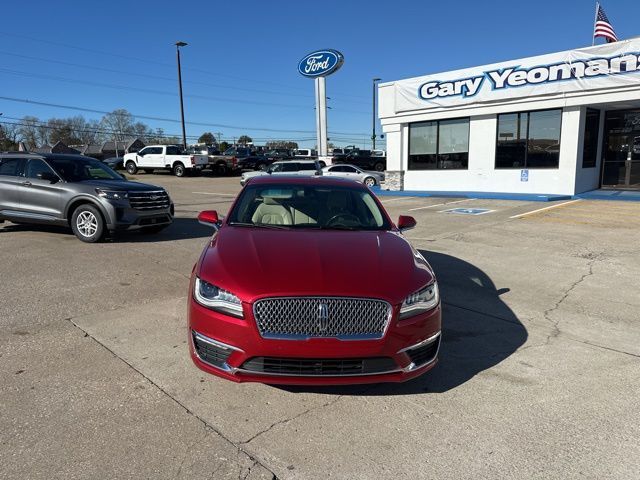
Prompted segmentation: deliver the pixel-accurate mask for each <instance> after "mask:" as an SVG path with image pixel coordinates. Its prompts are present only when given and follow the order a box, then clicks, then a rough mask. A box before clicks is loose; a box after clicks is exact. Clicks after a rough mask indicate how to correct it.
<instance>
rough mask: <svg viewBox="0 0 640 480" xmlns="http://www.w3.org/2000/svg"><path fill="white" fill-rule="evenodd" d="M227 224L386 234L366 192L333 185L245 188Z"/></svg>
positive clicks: (386, 226) (383, 220)
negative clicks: (376, 231) (365, 231)
mask: <svg viewBox="0 0 640 480" xmlns="http://www.w3.org/2000/svg"><path fill="white" fill-rule="evenodd" d="M229 224H230V225H238V226H256V227H277V228H318V229H331V230H389V229H390V228H391V226H390V224H389V222H388V220H387V217H386V215H385V214H384V213H383V212H382V210H381V209H380V207H379V206H378V204H377V203H376V201H375V200H374V198H373V196H372V195H371V194H370V193H369V192H368V191H367V190H361V189H359V188H358V189H356V188H351V187H344V186H333V185H248V186H246V187H245V188H244V190H243V191H242V193H241V194H240V198H239V199H238V202H237V203H236V206H235V208H234V209H233V211H232V212H231V213H230V215H229Z"/></svg>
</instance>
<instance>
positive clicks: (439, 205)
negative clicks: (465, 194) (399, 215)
mask: <svg viewBox="0 0 640 480" xmlns="http://www.w3.org/2000/svg"><path fill="white" fill-rule="evenodd" d="M471 200H477V198H465V199H464V200H456V201H455V202H444V203H436V204H435V205H427V206H426V207H416V208H410V209H409V211H410V212H415V211H416V210H424V209H425V208H433V207H441V206H442V205H451V204H452V203H462V202H470V201H471Z"/></svg>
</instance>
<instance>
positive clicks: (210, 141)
mask: <svg viewBox="0 0 640 480" xmlns="http://www.w3.org/2000/svg"><path fill="white" fill-rule="evenodd" d="M198 143H204V144H205V145H216V144H217V143H218V141H217V140H216V137H215V136H214V135H213V133H211V132H204V133H203V134H202V135H200V138H198Z"/></svg>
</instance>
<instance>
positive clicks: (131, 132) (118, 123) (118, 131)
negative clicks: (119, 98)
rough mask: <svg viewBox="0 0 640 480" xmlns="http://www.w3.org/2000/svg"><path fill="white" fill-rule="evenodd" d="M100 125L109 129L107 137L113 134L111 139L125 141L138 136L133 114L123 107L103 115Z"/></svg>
mask: <svg viewBox="0 0 640 480" xmlns="http://www.w3.org/2000/svg"><path fill="white" fill-rule="evenodd" d="M100 127H101V128H102V129H103V130H108V131H109V132H108V133H106V134H105V135H106V136H107V137H109V136H111V140H118V141H125V140H127V139H130V138H132V137H135V136H136V134H135V128H134V125H133V115H131V114H130V113H129V112H128V111H127V110H125V109H123V108H120V109H117V110H114V111H113V112H111V113H107V114H106V115H105V116H104V117H102V120H100Z"/></svg>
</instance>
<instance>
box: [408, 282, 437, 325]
mask: <svg viewBox="0 0 640 480" xmlns="http://www.w3.org/2000/svg"><path fill="white" fill-rule="evenodd" d="M439 301H440V294H439V292H438V283H437V282H433V283H432V284H430V285H427V286H426V287H424V288H423V289H422V290H418V291H417V292H415V293H412V294H411V295H409V296H408V297H407V298H405V299H404V302H402V306H401V307H400V319H403V318H408V317H412V316H414V315H418V314H419V313H424V312H427V311H429V310H431V309H432V308H434V307H435V306H436V305H438V302H439Z"/></svg>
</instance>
